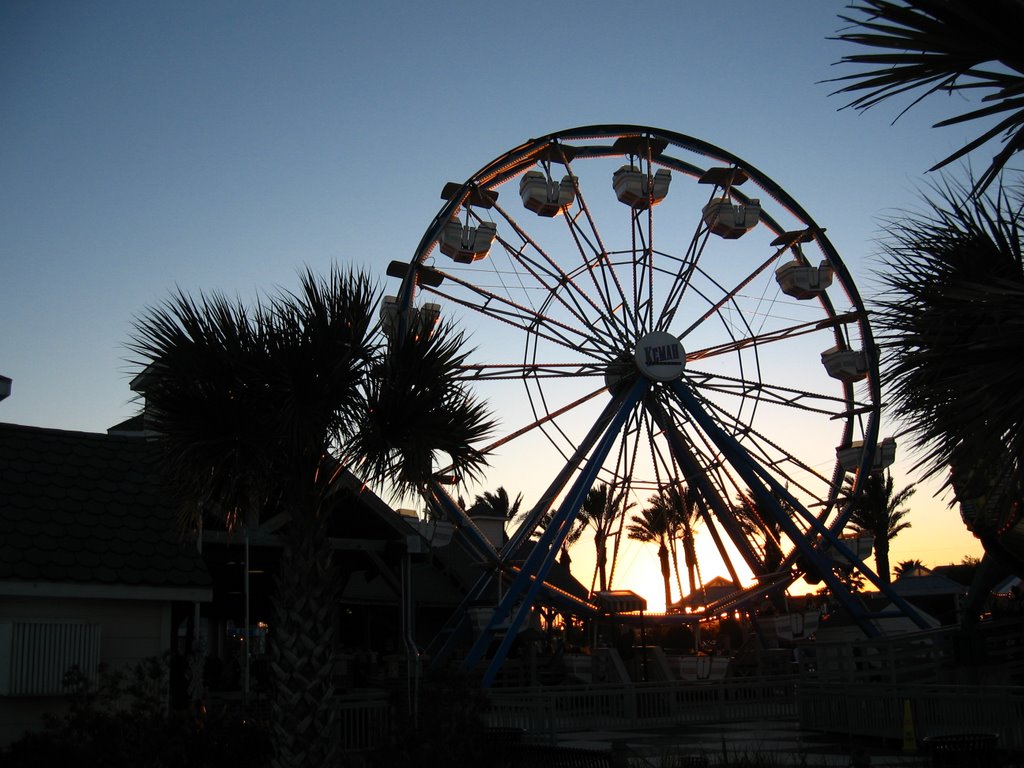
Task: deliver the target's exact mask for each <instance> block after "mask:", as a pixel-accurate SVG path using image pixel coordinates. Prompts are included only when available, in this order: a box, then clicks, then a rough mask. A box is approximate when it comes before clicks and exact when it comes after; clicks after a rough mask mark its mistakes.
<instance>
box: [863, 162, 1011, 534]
mask: <svg viewBox="0 0 1024 768" xmlns="http://www.w3.org/2000/svg"><path fill="white" fill-rule="evenodd" d="M937 193H938V194H937V195H936V196H935V197H934V198H932V199H929V200H927V202H928V205H929V207H930V211H929V212H927V213H924V214H917V215H908V216H907V217H905V218H903V219H902V220H898V221H894V222H892V223H891V224H890V226H889V237H888V240H887V241H885V242H883V249H884V251H883V255H884V258H885V261H886V267H887V269H886V271H885V273H882V274H880V275H879V276H880V278H881V280H882V282H883V285H884V287H885V292H884V293H883V294H882V296H881V297H880V299H879V300H878V302H877V305H878V311H877V312H876V315H875V316H876V323H877V325H878V327H879V329H880V334H879V339H880V342H881V345H882V372H883V376H884V378H885V379H886V380H887V381H888V388H889V394H890V408H891V409H892V412H893V413H894V415H895V416H896V417H897V418H899V419H900V420H902V421H903V422H904V423H906V424H908V425H909V426H908V433H909V434H910V436H911V438H912V440H913V443H914V446H915V448H916V449H917V450H918V453H919V455H920V459H919V461H918V463H917V465H916V467H915V468H916V469H919V470H921V471H922V473H923V475H924V476H926V477H927V476H941V475H944V474H945V472H946V471H947V469H948V468H951V469H952V473H951V475H950V477H949V482H950V484H951V485H952V487H953V490H954V492H955V494H956V498H957V500H958V501H960V502H961V505H962V508H963V509H964V512H965V520H966V521H967V522H968V524H969V526H970V527H971V528H972V530H974V532H975V533H976V534H978V535H979V536H981V537H982V539H983V541H985V540H986V537H988V536H990V535H994V534H995V532H996V531H997V530H998V529H999V528H1000V524H999V521H1000V520H1002V519H1003V518H1004V517H1005V516H1006V514H1008V513H1009V510H1011V509H1012V504H1013V499H1019V498H1020V494H1021V489H1022V488H1024V476H1022V470H1024V467H1022V458H1024V393H1022V391H1021V388H1020V385H1019V382H1020V379H1021V375H1022V373H1024V371H1022V367H1021V359H1022V358H1021V343H1020V338H1021V329H1022V328H1024V301H1022V299H1024V253H1022V251H1024V249H1022V239H1024V238H1022V233H1024V226H1022V224H1024V217H1022V213H1021V212H1022V209H1024V194H1022V193H1021V190H1020V189H1016V190H1012V191H1005V190H1003V189H999V190H998V191H997V192H996V194H995V196H989V195H979V196H975V197H968V195H967V192H966V190H965V188H964V186H962V185H957V184H955V183H953V182H947V183H946V185H945V186H944V187H941V188H938V189H937ZM964 200H966V202H964ZM996 490H999V491H1000V492H998V493H995V492H994V491H996ZM979 499H982V500H985V502H984V503H975V502H976V500H979ZM969 509H973V510H974V511H973V512H971V513H969V514H966V513H968V510H969Z"/></svg>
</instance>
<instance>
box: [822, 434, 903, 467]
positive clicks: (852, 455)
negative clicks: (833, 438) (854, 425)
mask: <svg viewBox="0 0 1024 768" xmlns="http://www.w3.org/2000/svg"><path fill="white" fill-rule="evenodd" d="M863 453H864V441H863V440H854V441H853V442H852V443H850V445H848V446H846V447H840V448H836V458H838V459H839V466H841V467H842V468H843V469H844V470H845V471H846V472H853V471H855V470H856V469H858V468H859V467H860V462H861V456H862V455H863ZM895 461H896V439H895V438H892V437H887V438H885V439H884V440H882V441H880V442H879V443H878V445H877V446H876V448H875V456H874V461H872V462H871V469H870V471H871V472H881V471H882V470H883V469H885V468H886V467H890V466H892V464H893V462H895Z"/></svg>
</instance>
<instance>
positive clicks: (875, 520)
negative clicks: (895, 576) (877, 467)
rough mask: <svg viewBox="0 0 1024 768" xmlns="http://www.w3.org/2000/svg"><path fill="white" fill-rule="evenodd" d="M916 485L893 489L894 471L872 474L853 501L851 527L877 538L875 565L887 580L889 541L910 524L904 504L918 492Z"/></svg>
mask: <svg viewBox="0 0 1024 768" xmlns="http://www.w3.org/2000/svg"><path fill="white" fill-rule="evenodd" d="M914 491H915V488H914V487H913V486H912V485H908V486H907V487H905V488H903V489H902V490H900V491H899V492H898V493H894V492H893V481H892V475H891V474H888V473H887V474H885V475H883V474H881V473H877V474H873V475H869V476H868V478H867V480H866V481H865V483H864V489H863V491H862V492H861V494H860V495H859V496H857V497H855V498H854V499H853V501H852V503H851V512H850V519H849V521H848V522H847V526H849V528H850V530H851V531H852V532H853V533H855V534H856V535H858V536H872V537H873V538H874V549H875V568H876V570H877V571H878V577H879V578H880V579H881V580H882V581H883V582H884V583H886V584H888V583H889V582H890V581H891V577H890V575H889V542H890V541H892V540H893V539H894V538H896V536H898V535H899V534H900V533H901V532H902V531H905V530H906V529H907V528H909V527H910V521H909V520H906V519H905V518H906V516H907V515H908V514H910V510H909V509H908V508H907V507H905V506H904V505H905V504H906V503H907V501H908V500H909V499H910V497H911V496H913V495H914Z"/></svg>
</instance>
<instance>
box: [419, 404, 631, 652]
mask: <svg viewBox="0 0 1024 768" xmlns="http://www.w3.org/2000/svg"><path fill="white" fill-rule="evenodd" d="M625 396H626V395H625V393H623V394H622V395H620V396H619V397H617V398H613V399H612V400H610V401H609V402H608V404H607V405H606V406H605V408H604V411H603V412H602V413H601V415H600V416H599V417H598V418H597V420H596V421H595V422H594V424H593V426H592V427H591V428H590V431H589V432H588V433H587V434H586V436H585V437H584V438H583V439H582V440H581V441H580V444H579V445H578V446H577V447H576V450H575V451H574V452H573V455H572V456H571V457H570V458H569V460H568V461H567V462H566V464H565V466H564V467H563V468H562V471H561V472H559V473H558V475H557V476H556V477H555V479H554V480H553V481H552V482H551V484H550V485H549V486H548V488H547V490H546V491H545V492H544V494H543V495H542V496H541V497H540V500H539V501H538V502H537V503H536V505H535V506H534V508H533V510H532V511H531V512H530V514H529V516H528V518H527V520H526V521H524V522H523V523H522V525H520V527H519V529H518V530H517V531H516V532H515V533H514V534H513V535H512V537H511V539H510V540H509V541H508V542H506V543H505V545H504V546H503V547H502V548H501V551H500V552H497V553H495V552H494V551H493V547H491V546H490V543H489V542H488V544H487V546H488V547H490V549H491V553H490V557H488V556H486V551H482V552H483V554H481V557H482V559H483V560H485V561H490V562H492V563H493V564H494V568H493V569H491V570H488V571H487V572H485V573H484V574H483V575H481V576H480V578H479V579H477V581H476V583H475V584H474V585H473V587H472V588H471V589H470V591H469V592H467V594H466V596H465V597H464V598H463V599H462V602H461V603H459V606H458V607H457V608H456V609H455V611H454V613H453V614H452V615H451V617H449V619H448V621H447V622H446V623H445V626H444V627H443V628H442V629H441V632H440V633H439V634H438V636H437V637H435V638H434V639H433V640H432V641H431V643H430V645H429V646H428V649H427V652H428V654H430V658H431V666H432V667H437V666H440V665H442V664H443V663H444V662H445V661H446V660H447V658H448V657H449V656H450V655H451V652H452V651H453V650H454V648H455V645H456V643H457V641H458V632H457V630H458V628H459V626H461V625H462V624H464V623H465V621H466V617H467V614H468V610H469V608H470V607H471V606H473V605H474V604H476V603H477V602H478V601H479V600H481V599H482V598H483V596H484V595H485V594H487V592H488V591H490V590H492V589H493V588H494V585H495V582H496V580H497V578H498V574H499V573H500V572H502V571H504V570H505V569H506V568H507V564H508V562H509V561H510V560H511V559H512V558H513V557H514V556H515V555H516V553H517V552H518V551H519V547H520V546H521V544H522V543H523V542H524V541H526V539H528V538H529V537H530V535H531V534H532V533H533V531H534V529H535V528H536V527H537V523H538V522H539V521H540V519H541V517H543V515H544V513H545V512H547V510H548V508H549V506H550V505H551V504H552V502H553V501H554V499H555V497H557V496H558V494H559V493H561V492H562V489H563V488H565V484H566V483H567V482H569V479H570V478H571V477H572V473H573V472H575V471H576V468H577V467H578V466H579V465H580V463H581V462H582V461H583V459H584V458H586V455H587V454H588V453H589V452H590V451H591V449H592V448H593V447H594V445H595V444H596V443H597V441H598V440H599V439H600V438H601V435H602V434H603V433H604V432H605V430H606V429H607V428H608V425H609V424H610V423H611V421H612V419H613V418H615V414H616V413H618V412H619V410H620V409H621V408H622V407H623V402H624V400H625ZM432 490H433V492H434V495H435V496H437V499H436V502H441V503H440V504H439V506H441V507H442V508H443V509H445V510H447V511H448V512H449V513H452V514H455V515H456V516H457V517H458V515H459V512H458V511H457V510H454V509H451V505H454V502H453V501H452V500H451V497H450V496H448V494H447V493H446V492H444V491H443V489H441V488H439V487H437V486H435V487H434V488H433V489H432ZM445 498H447V500H448V501H447V503H444V499H445ZM431 501H432V502H435V500H433V499H432V500H431ZM436 502H435V503H436ZM463 514H464V513H463ZM459 519H461V518H459ZM480 535H481V536H483V534H480ZM511 578H512V579H514V576H513V577H511Z"/></svg>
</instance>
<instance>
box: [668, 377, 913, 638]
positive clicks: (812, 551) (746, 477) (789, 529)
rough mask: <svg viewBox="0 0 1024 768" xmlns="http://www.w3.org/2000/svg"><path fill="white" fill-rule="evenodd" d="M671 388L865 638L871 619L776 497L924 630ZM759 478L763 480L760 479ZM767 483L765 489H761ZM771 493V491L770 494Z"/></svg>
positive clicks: (680, 388)
mask: <svg viewBox="0 0 1024 768" xmlns="http://www.w3.org/2000/svg"><path fill="white" fill-rule="evenodd" d="M671 387H672V391H673V393H674V394H675V396H676V397H677V398H678V399H679V402H680V404H681V405H682V406H683V408H684V409H686V412H687V413H688V414H689V415H690V416H691V417H693V420H694V421H695V422H696V423H697V425H698V426H699V427H700V428H701V429H702V430H703V431H704V433H705V434H706V435H707V436H708V437H709V438H710V439H711V440H712V442H714V443H715V445H716V446H718V449H719V450H721V451H722V453H723V454H724V455H725V457H726V459H727V460H728V461H729V463H730V464H731V465H732V466H733V467H734V468H735V469H736V471H737V472H738V473H739V475H740V477H741V478H742V479H743V482H745V483H746V484H747V486H748V487H749V488H750V490H751V492H752V493H753V494H754V495H755V496H756V497H757V502H758V504H760V505H763V506H764V508H766V509H768V510H769V511H770V512H771V513H772V514H773V515H775V517H776V519H777V521H778V523H779V524H780V525H781V526H782V529H783V530H784V531H785V532H786V535H787V536H789V538H790V539H791V540H792V541H793V542H794V543H795V544H796V546H797V548H798V549H799V550H800V551H801V553H802V554H803V555H804V556H806V557H807V558H808V559H809V560H810V562H811V563H812V564H813V565H814V566H815V567H816V568H818V570H819V571H820V573H821V575H822V578H823V579H824V580H825V582H826V583H827V584H828V586H829V587H830V588H831V589H832V593H833V594H834V595H835V596H836V597H837V598H838V599H839V601H840V603H842V605H843V607H845V608H846V609H847V610H848V611H849V612H850V615H851V616H852V617H853V618H854V620H856V622H857V623H858V625H860V628H861V629H862V630H863V631H864V633H865V634H866V635H867V636H868V637H877V636H878V635H879V634H880V633H879V630H878V627H876V626H875V625H874V623H872V621H871V616H870V615H869V614H868V613H867V611H866V610H865V609H864V607H863V605H861V604H860V603H859V602H858V601H857V600H856V599H854V597H853V595H852V594H851V593H850V591H849V589H847V588H846V585H845V584H843V583H842V582H841V581H840V580H839V579H838V578H837V577H836V575H835V573H833V571H832V566H831V563H830V562H829V561H828V559H827V558H826V557H825V556H824V555H823V554H822V553H821V552H820V551H819V550H818V548H816V547H815V546H814V545H813V544H812V543H811V542H810V541H808V540H807V538H806V537H805V536H804V535H803V533H802V532H801V531H800V529H799V528H797V527H796V524H794V523H793V521H792V520H791V519H790V518H789V516H788V515H786V514H785V513H783V511H782V508H781V507H780V505H779V503H778V501H777V498H776V497H778V498H781V499H783V500H784V501H785V502H786V503H787V504H790V505H791V506H792V507H793V509H795V510H796V511H797V512H798V513H799V514H800V515H801V516H802V517H803V518H804V519H805V520H807V521H808V522H809V523H810V524H811V526H812V527H813V528H814V529H815V531H816V532H817V533H819V534H821V536H823V537H824V538H825V539H826V540H827V541H828V542H829V544H830V545H831V546H832V547H833V548H835V550H836V551H838V552H840V553H841V554H842V555H843V556H844V557H846V558H847V559H848V560H849V561H850V562H851V563H854V564H856V565H857V569H858V570H859V571H860V572H861V573H863V574H864V575H865V576H866V577H867V578H868V580H869V581H870V582H871V583H872V584H873V585H874V586H875V587H876V588H877V589H878V590H879V591H880V592H882V593H883V594H885V596H886V597H887V598H888V599H889V600H891V601H892V603H893V605H895V606H896V607H897V608H898V609H899V610H900V611H901V612H902V613H903V614H904V615H906V616H907V617H908V618H910V619H911V620H912V621H913V622H914V623H915V624H917V626H918V627H920V628H921V629H927V628H928V625H927V622H925V621H924V619H923V618H921V616H920V615H919V614H918V612H917V611H916V610H914V608H913V607H912V606H911V605H910V604H909V603H907V602H906V601H905V600H904V599H903V598H902V597H900V596H899V595H897V594H896V593H895V592H894V591H893V590H892V589H891V588H890V587H889V586H888V585H886V584H884V583H883V582H882V581H881V579H879V578H878V576H877V575H875V573H874V572H873V571H872V570H871V569H870V568H868V567H867V566H866V565H864V563H862V562H861V561H860V559H859V558H857V556H856V555H854V554H853V552H851V551H850V549H849V547H847V546H846V545H845V544H843V543H842V541H841V540H840V539H839V537H838V536H836V535H835V534H834V533H833V532H832V531H831V530H829V528H828V527H827V526H826V525H824V524H823V523H822V522H821V521H819V520H818V519H817V518H816V517H815V516H814V515H812V514H811V513H810V512H808V511H807V510H806V509H804V506H803V505H802V504H801V503H800V502H799V501H797V500H796V499H795V498H794V497H793V495H792V494H791V493H790V492H789V491H788V490H787V489H786V488H785V487H783V486H782V485H781V484H780V483H779V482H778V481H777V480H776V479H775V478H774V477H772V476H771V474H770V473H768V472H767V471H766V470H765V469H764V468H763V467H761V466H760V465H759V464H758V463H757V462H756V461H754V459H753V458H752V457H751V456H750V454H748V453H747V452H746V451H745V450H744V449H743V448H742V446H740V444H739V441H738V440H736V439H735V438H734V437H733V436H732V435H729V434H728V433H726V432H725V431H724V430H723V429H722V428H721V427H719V426H718V424H717V423H715V421H714V419H712V418H711V417H710V416H709V415H708V413H707V412H706V411H705V410H704V409H703V408H702V407H701V405H700V403H699V402H698V400H697V398H696V397H695V396H694V395H693V393H692V392H690V390H689V388H688V387H687V386H686V385H685V384H684V383H683V382H682V381H674V382H672V384H671ZM762 481H763V482H762ZM764 483H767V485H768V488H765V485H764ZM772 494H775V496H773V495H772Z"/></svg>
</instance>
